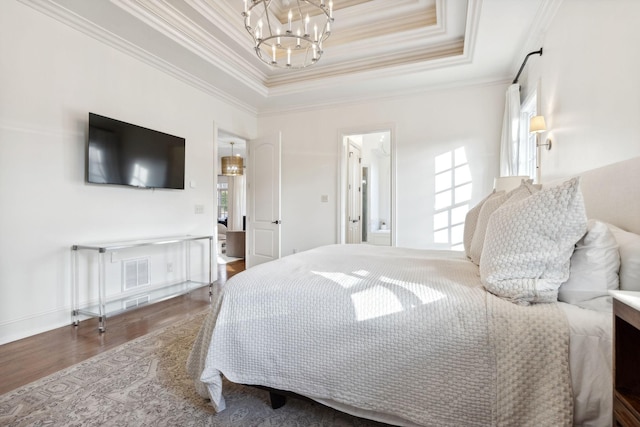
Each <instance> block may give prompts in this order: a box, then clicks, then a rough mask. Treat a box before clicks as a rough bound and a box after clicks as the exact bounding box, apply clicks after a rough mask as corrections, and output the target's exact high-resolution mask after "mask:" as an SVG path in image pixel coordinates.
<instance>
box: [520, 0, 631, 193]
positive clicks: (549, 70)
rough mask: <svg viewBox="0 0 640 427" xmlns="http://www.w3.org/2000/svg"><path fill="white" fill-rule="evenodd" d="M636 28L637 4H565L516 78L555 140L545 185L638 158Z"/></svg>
mask: <svg viewBox="0 0 640 427" xmlns="http://www.w3.org/2000/svg"><path fill="white" fill-rule="evenodd" d="M639 22H640V2H638V1H637V0H616V1H602V0H564V1H563V3H562V5H561V6H560V8H559V10H558V12H557V14H556V15H555V17H554V19H553V21H552V22H551V25H550V26H549V28H548V29H547V31H546V34H545V35H544V39H543V41H542V45H543V46H544V52H543V55H542V56H541V57H534V58H533V59H531V60H530V61H529V62H528V64H527V69H526V70H525V73H524V74H523V76H524V78H523V79H521V83H522V84H523V91H522V93H523V94H526V93H529V92H530V91H531V90H534V88H535V86H536V84H539V85H540V95H541V96H540V104H539V107H540V112H541V113H542V114H544V115H545V118H546V122H547V128H548V129H550V132H549V134H548V136H550V137H551V138H552V140H553V149H552V150H551V151H546V150H542V157H541V176H542V181H543V182H545V181H549V180H553V179H556V178H559V177H565V176H569V175H573V174H577V173H579V172H582V171H585V170H588V169H593V168H596V167H599V166H604V165H607V164H610V163H615V162H617V161H620V160H624V159H628V158H632V157H635V156H639V155H640V120H639V118H640V96H639V94H640V79H638V76H637V75H638V70H639V69H640V49H639V48H638V41H639V40H640V25H638V23H639ZM537 47H538V46H536V48H537Z"/></svg>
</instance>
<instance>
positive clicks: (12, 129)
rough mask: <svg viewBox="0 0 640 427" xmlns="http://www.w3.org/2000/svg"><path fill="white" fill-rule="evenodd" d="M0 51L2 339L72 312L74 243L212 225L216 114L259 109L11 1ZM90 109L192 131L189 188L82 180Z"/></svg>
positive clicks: (245, 128)
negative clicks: (231, 101)
mask: <svg viewBox="0 0 640 427" xmlns="http://www.w3.org/2000/svg"><path fill="white" fill-rule="evenodd" d="M0 52H2V55H0V94H1V95H0V96H1V98H0V205H1V206H0V236H1V237H0V344H1V343H4V342H8V341H11V340H14V339H18V338H21V337H24V336H28V335H32V334H34V333H37V332H41V331H44V330H48V329H52V328H55V327H59V326H62V325H65V324H69V322H70V310H71V305H70V292H71V291H70V267H69V252H70V251H69V248H70V246H71V245H72V244H74V243H84V242H91V241H102V240H107V241H113V240H119V239H131V238H141V237H151V236H165V235H180V234H211V233H213V230H214V220H215V212H214V210H213V209H214V193H215V192H214V187H213V182H214V168H213V163H214V157H213V155H214V147H213V138H214V135H213V132H214V125H213V123H214V121H215V123H216V124H217V125H218V126H220V127H221V128H224V129H225V130H228V131H230V132H234V133H236V134H240V135H246V136H247V137H255V136H256V135H257V119H256V117H255V116H253V115H252V114H250V113H247V112H245V111H240V110H238V109H236V108H234V107H233V106H231V105H227V104H225V103H223V102H221V101H219V100H217V99H215V98H213V97H211V96H209V95H206V94H205V93H203V92H201V91H199V90H196V89H194V88H192V87H191V86H188V85H186V84H183V83H181V82H179V81H178V80H176V79H175V78H172V77H169V76H168V75H166V74H165V73H163V72H160V71H158V70H156V69H154V68H152V67H150V66H148V65H145V64H143V63H142V62H140V61H138V60H136V59H133V58H131V57H129V56H127V55H125V54H123V53H121V52H119V51H116V50H114V49H112V48H110V47H108V46H106V45H104V44H102V43H100V42H98V41H96V40H94V39H93V38H90V37H88V36H86V35H84V34H81V33H79V32H78V31H76V30H74V29H71V28H69V27H67V26H65V25H64V24H61V23H59V22H57V21H55V20H53V19H51V18H49V17H47V16H45V15H43V14H41V13H40V12H37V11H35V10H33V9H31V8H29V7H28V6H25V5H23V4H20V3H18V2H16V1H4V2H2V5H1V11H0ZM90 111H91V112H95V113H98V114H102V115H106V116H109V117H113V118H116V119H120V120H123V121H126V122H130V123H134V124H138V125H142V126H145V127H149V128H152V129H157V130H160V131H163V132H167V133H170V134H173V135H179V136H182V137H185V138H186V183H187V189H185V190H183V191H179V190H177V191H171V190H136V189H133V188H128V187H115V186H96V185H87V184H85V183H84V155H85V154H84V152H85V141H86V133H87V116H88V112H90ZM190 181H195V184H196V187H195V188H190V187H189V182H190ZM196 204H202V205H204V206H205V211H204V214H203V215H196V214H194V205H196Z"/></svg>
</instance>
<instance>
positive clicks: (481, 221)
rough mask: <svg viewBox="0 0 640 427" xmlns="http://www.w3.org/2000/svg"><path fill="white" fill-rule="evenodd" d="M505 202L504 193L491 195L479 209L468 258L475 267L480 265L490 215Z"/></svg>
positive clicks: (499, 192)
mask: <svg viewBox="0 0 640 427" xmlns="http://www.w3.org/2000/svg"><path fill="white" fill-rule="evenodd" d="M506 200H507V195H506V194H505V192H504V191H498V192H496V193H493V194H492V195H491V196H489V198H488V199H487V201H486V202H484V203H483V204H482V206H481V207H480V212H479V214H478V221H477V222H476V229H475V230H474V232H473V238H472V239H471V246H470V247H469V258H471V261H473V263H474V264H475V265H480V256H481V255H482V247H483V246H484V235H485V233H486V231H487V224H488V223H489V218H490V217H491V214H492V213H494V212H495V211H496V209H498V208H499V207H500V206H502V204H503V203H504V202H505V201H506Z"/></svg>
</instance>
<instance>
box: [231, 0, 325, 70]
mask: <svg viewBox="0 0 640 427" xmlns="http://www.w3.org/2000/svg"><path fill="white" fill-rule="evenodd" d="M289 5H291V8H289V10H288V11H287V6H289ZM242 16H244V27H245V28H246V29H247V31H248V32H249V34H250V35H251V37H252V38H253V41H254V46H255V51H256V54H257V55H258V58H260V59H261V60H262V61H263V62H265V63H267V64H269V65H271V66H272V67H277V68H289V69H300V68H305V67H308V66H309V65H313V64H315V63H316V62H318V61H319V60H320V57H321V56H322V43H323V42H324V41H325V40H326V39H327V37H329V35H330V34H331V23H332V22H333V1H331V0H330V1H325V0H281V1H276V0H244V12H243V13H242Z"/></svg>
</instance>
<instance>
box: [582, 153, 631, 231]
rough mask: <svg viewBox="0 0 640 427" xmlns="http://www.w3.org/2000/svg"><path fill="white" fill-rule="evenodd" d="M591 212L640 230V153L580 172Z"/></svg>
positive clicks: (586, 204) (599, 216)
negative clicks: (631, 157)
mask: <svg viewBox="0 0 640 427" xmlns="http://www.w3.org/2000/svg"><path fill="white" fill-rule="evenodd" d="M580 176H581V177H582V179H581V181H580V187H581V189H582V194H583V195H584V201H585V206H586V208H587V216H588V217H589V218H594V219H599V220H602V221H605V222H608V223H611V224H613V225H616V226H618V227H620V228H622V229H624V230H627V231H631V232H633V233H637V234H640V157H635V158H633V159H629V160H625V161H622V162H618V163H613V164H611V165H608V166H604V167H601V168H598V169H593V170H590V171H587V172H584V173H582V174H580Z"/></svg>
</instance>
